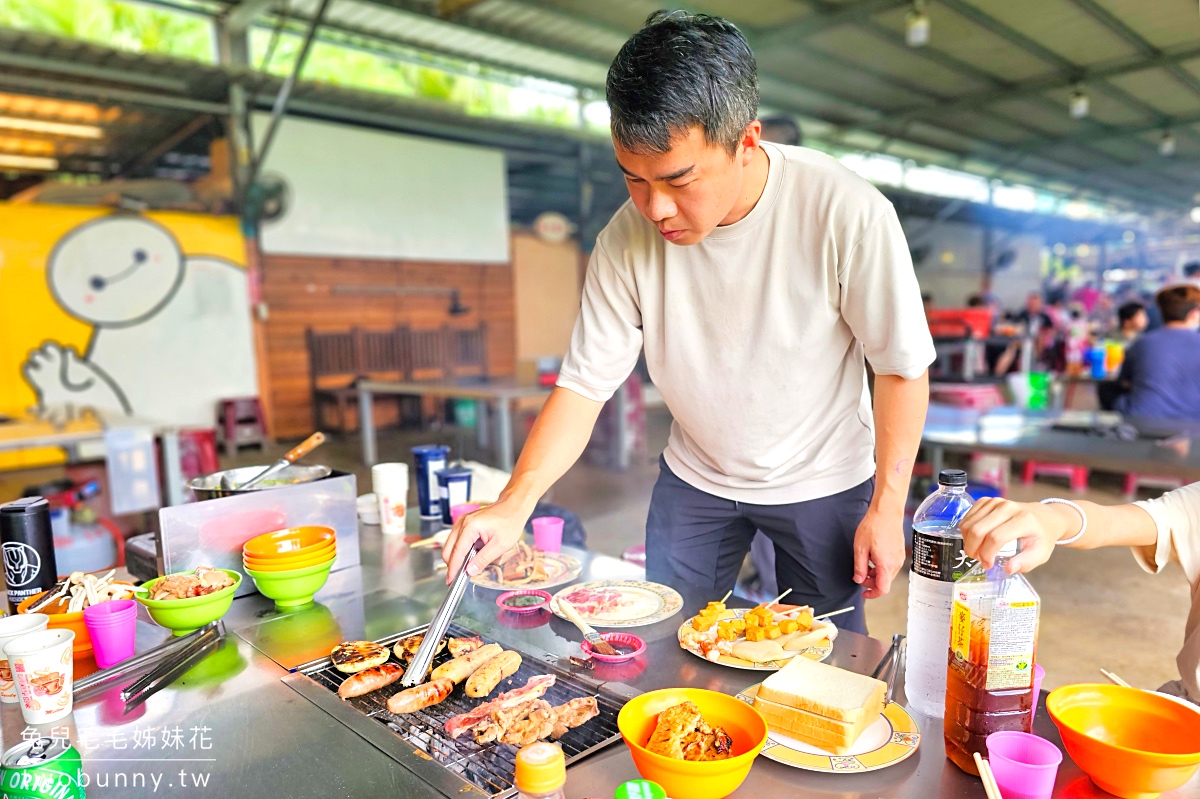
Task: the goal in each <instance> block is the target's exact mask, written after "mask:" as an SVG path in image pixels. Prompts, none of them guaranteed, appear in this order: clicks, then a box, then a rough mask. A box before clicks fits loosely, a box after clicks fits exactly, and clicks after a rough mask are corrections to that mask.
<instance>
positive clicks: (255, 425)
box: [218, 397, 267, 455]
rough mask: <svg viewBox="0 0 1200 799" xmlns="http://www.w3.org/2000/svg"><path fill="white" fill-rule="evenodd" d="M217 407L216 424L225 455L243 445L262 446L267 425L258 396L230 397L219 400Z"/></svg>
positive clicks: (265, 438)
mask: <svg viewBox="0 0 1200 799" xmlns="http://www.w3.org/2000/svg"><path fill="white" fill-rule="evenodd" d="M218 407H219V408H220V410H219V412H218V425H219V430H220V432H221V440H222V443H223V444H224V445H225V454H226V455H232V454H234V453H235V452H237V451H238V449H239V448H241V447H244V446H253V445H257V446H259V447H262V446H263V444H265V443H266V441H267V425H266V422H265V421H264V419H263V412H262V403H260V402H259V401H258V397H231V398H229V399H223V400H221V402H220V405H219V406H218Z"/></svg>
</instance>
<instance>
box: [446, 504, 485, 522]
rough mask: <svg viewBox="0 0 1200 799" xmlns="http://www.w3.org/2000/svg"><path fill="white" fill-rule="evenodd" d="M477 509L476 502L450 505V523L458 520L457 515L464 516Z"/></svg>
mask: <svg viewBox="0 0 1200 799" xmlns="http://www.w3.org/2000/svg"><path fill="white" fill-rule="evenodd" d="M477 510H479V503H478V502H462V503H459V504H458V505H451V506H450V523H451V524H453V523H454V522H456V521H458V517H459V516H466V515H467V514H468V513H474V512H475V511H477Z"/></svg>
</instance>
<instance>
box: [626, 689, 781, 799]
mask: <svg viewBox="0 0 1200 799" xmlns="http://www.w3.org/2000/svg"><path fill="white" fill-rule="evenodd" d="M688 701H691V702H695V703H696V706H697V707H699V708H700V713H701V714H702V715H703V716H704V720H705V721H707V722H708V723H709V724H712V725H713V726H715V727H723V728H724V729H725V731H726V732H727V733H729V736H730V737H731V738H733V757H731V758H729V759H728V760H713V761H709V762H705V763H693V762H689V761H687V760H675V759H673V758H669V757H663V756H662V755H658V754H655V753H653V752H650V751H648V750H647V749H646V747H645V744H646V742H647V741H649V740H650V735H651V733H653V732H654V725H655V724H656V723H658V714H659V713H661V712H663V711H664V710H666V709H667V708H669V707H672V706H674V705H678V704H679V703H680V702H688ZM617 727H618V728H619V729H620V730H621V737H622V738H624V739H625V744H626V745H627V746H628V747H629V753H630V754H631V755H633V764H634V765H635V766H636V767H637V770H638V773H639V774H641V775H642V776H643V777H645V778H646V779H648V780H652V781H653V782H657V783H658V784H659V785H661V786H662V787H663V790H664V791H666V793H667V796H680V797H684V796H686V797H687V799H721V798H722V797H725V796H728V795H729V794H731V793H733V792H734V791H736V790H737V788H738V786H739V785H741V784H742V782H743V781H744V780H745V779H746V776H747V775H748V774H749V773H750V767H751V766H752V765H754V758H756V757H758V753H759V752H761V751H762V748H763V745H764V744H766V742H767V722H766V721H765V720H764V719H763V717H762V716H761V715H760V714H759V712H758V711H757V710H755V709H754V708H753V707H751V706H750V705H748V704H746V703H745V702H742V701H741V700H739V699H734V698H733V697H732V696H729V695H727V694H722V693H717V692H716V691H706V690H704V689H703V688H665V689H663V690H661V691H651V692H649V693H646V694H642V695H641V696H639V697H637V698H635V699H631V700H629V701H628V702H626V703H625V707H623V708H621V712H620V713H619V714H618V715H617Z"/></svg>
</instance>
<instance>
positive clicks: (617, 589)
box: [550, 580, 683, 627]
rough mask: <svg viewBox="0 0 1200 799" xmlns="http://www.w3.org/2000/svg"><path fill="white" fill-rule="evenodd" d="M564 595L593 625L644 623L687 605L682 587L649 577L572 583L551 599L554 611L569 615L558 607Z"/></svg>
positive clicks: (639, 624)
mask: <svg viewBox="0 0 1200 799" xmlns="http://www.w3.org/2000/svg"><path fill="white" fill-rule="evenodd" d="M560 597H566V599H567V601H568V602H570V603H571V604H572V605H573V606H574V607H575V610H577V611H578V612H579V615H580V616H581V617H583V620H584V621H586V622H587V623H588V624H590V625H592V626H593V627H641V626H643V625H646V624H655V623H656V622H660V621H662V620H663V619H669V618H671V617H672V616H674V615H675V614H676V613H678V612H679V611H680V610H682V609H683V597H681V596H680V595H679V592H678V591H676V590H675V589H673V588H670V587H668V586H665V585H661V584H659V583H651V582H647V581H645V580H595V581H593V582H590V583H580V584H579V585H572V586H568V587H566V588H564V589H562V590H561V591H559V592H558V593H557V594H555V595H554V600H553V601H551V602H550V610H551V611H553V613H554V615H556V616H558V617H560V618H563V619H566V616H563V614H562V612H561V611H560V610H559V607H558V599H559V598H560ZM568 621H569V619H568Z"/></svg>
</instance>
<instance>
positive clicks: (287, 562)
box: [242, 542, 337, 571]
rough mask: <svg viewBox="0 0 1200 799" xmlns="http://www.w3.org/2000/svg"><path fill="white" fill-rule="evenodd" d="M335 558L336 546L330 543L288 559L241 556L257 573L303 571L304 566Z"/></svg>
mask: <svg viewBox="0 0 1200 799" xmlns="http://www.w3.org/2000/svg"><path fill="white" fill-rule="evenodd" d="M335 557H337V546H336V545H334V544H333V543H332V542H331V543H330V544H329V546H325V547H321V548H320V549H318V550H316V551H315V552H311V553H309V554H306V555H296V556H293V557H288V558H256V557H253V556H251V555H245V554H243V555H242V560H243V561H244V562H245V563H246V565H247V566H249V567H250V568H252V569H254V570H255V571H258V570H259V569H263V570H277V569H303V568H305V567H306V566H315V565H317V564H318V563H324V562H325V561H327V560H333V559H334V558H335Z"/></svg>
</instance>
